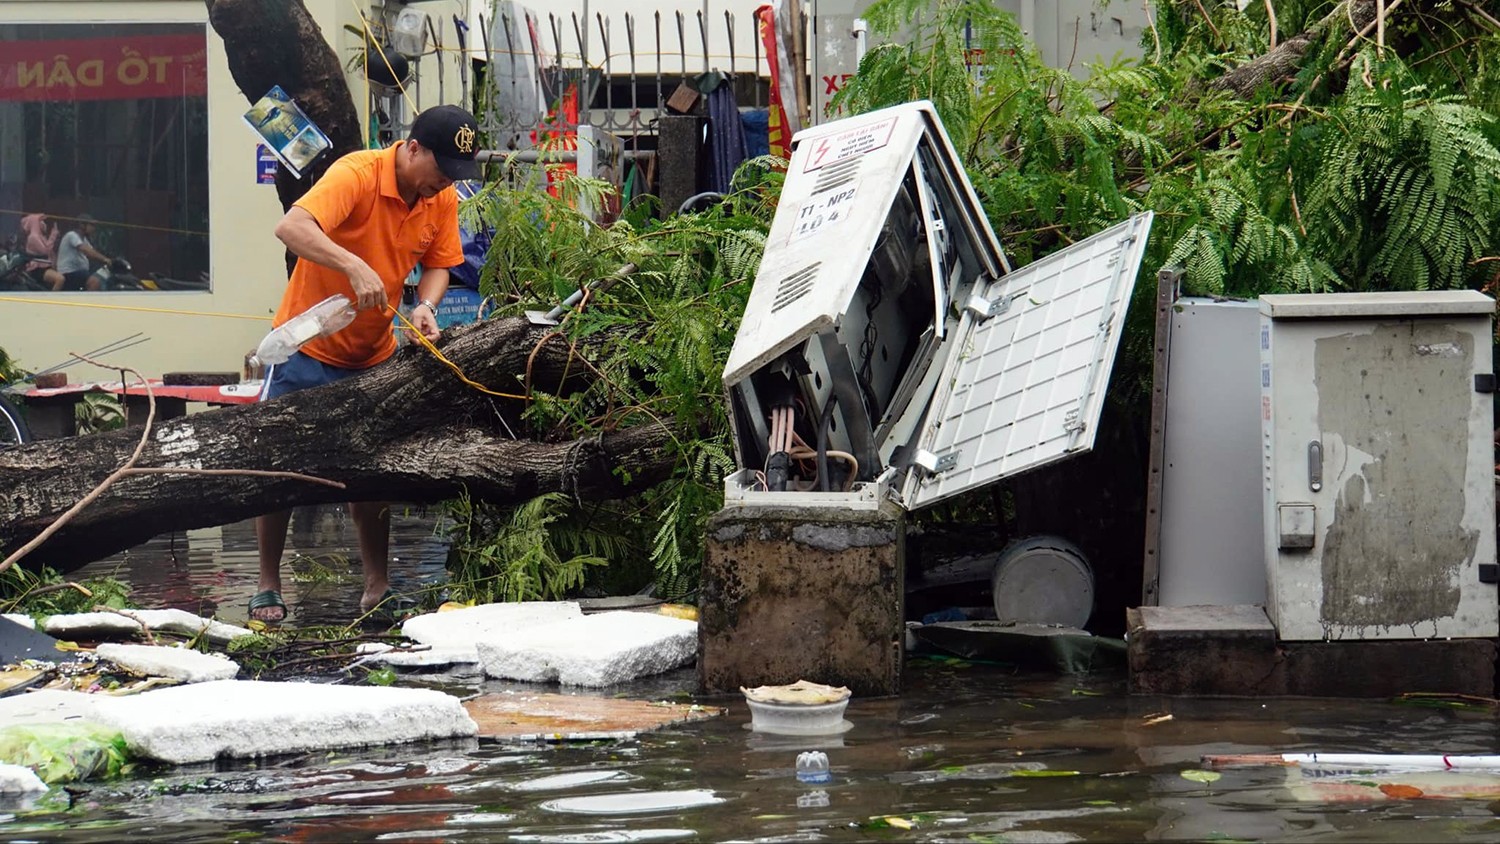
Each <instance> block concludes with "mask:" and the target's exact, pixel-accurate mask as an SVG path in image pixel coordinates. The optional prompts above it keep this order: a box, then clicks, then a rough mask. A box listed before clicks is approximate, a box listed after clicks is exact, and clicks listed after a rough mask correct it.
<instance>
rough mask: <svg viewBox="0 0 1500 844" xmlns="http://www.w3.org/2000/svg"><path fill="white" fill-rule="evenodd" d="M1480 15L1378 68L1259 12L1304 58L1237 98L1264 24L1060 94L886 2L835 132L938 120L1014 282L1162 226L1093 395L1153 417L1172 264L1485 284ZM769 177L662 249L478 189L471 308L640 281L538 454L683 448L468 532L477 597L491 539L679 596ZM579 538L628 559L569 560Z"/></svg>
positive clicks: (1148, 53)
mask: <svg viewBox="0 0 1500 844" xmlns="http://www.w3.org/2000/svg"><path fill="white" fill-rule="evenodd" d="M1488 5H1489V4H1478V3H1449V2H1442V3H1407V4H1402V5H1401V6H1399V7H1398V8H1392V7H1393V6H1394V4H1388V5H1387V10H1388V14H1387V20H1386V43H1385V44H1384V45H1380V44H1376V43H1374V36H1373V35H1372V34H1370V33H1364V34H1360V33H1357V32H1355V31H1354V29H1353V28H1352V27H1351V25H1350V22H1349V20H1350V12H1351V8H1352V7H1351V5H1350V4H1349V3H1348V2H1334V0H1283V2H1273V3H1272V4H1271V10H1272V11H1274V20H1275V41H1276V43H1277V44H1278V45H1285V44H1287V43H1288V42H1289V41H1293V40H1294V39H1295V40H1296V43H1297V44H1298V45H1300V46H1299V48H1298V49H1299V51H1300V52H1299V53H1298V57H1297V58H1296V60H1295V61H1293V62H1291V63H1290V65H1289V66H1287V67H1284V68H1283V69H1281V70H1278V71H1277V72H1276V74H1274V75H1263V76H1255V77H1254V78H1256V79H1257V81H1256V82H1255V83H1254V85H1253V87H1251V86H1249V85H1237V84H1234V81H1233V80H1235V79H1238V78H1243V77H1240V76H1238V75H1237V74H1238V73H1239V71H1241V70H1243V69H1245V68H1246V67H1247V66H1248V67H1250V69H1252V70H1253V69H1255V68H1256V67H1260V66H1263V65H1259V64H1255V63H1257V62H1263V57H1265V56H1266V55H1267V54H1268V53H1270V52H1272V50H1273V46H1272V36H1273V30H1272V19H1273V15H1271V14H1268V12H1267V7H1266V4H1265V3H1262V2H1252V3H1248V4H1236V3H1227V2H1212V3H1210V2H1200V0H1158V2H1154V3H1153V4H1152V6H1153V9H1154V12H1155V14H1154V16H1153V21H1154V25H1153V26H1151V27H1149V28H1148V29H1147V31H1146V32H1145V34H1144V40H1143V44H1142V56H1143V57H1142V58H1141V59H1140V60H1121V61H1116V62H1112V63H1108V64H1104V65H1099V66H1089V67H1082V68H1053V67H1048V66H1046V65H1045V64H1043V62H1042V60H1041V58H1040V56H1039V55H1038V51H1037V50H1036V48H1035V45H1033V44H1032V43H1031V42H1030V41H1029V40H1028V39H1027V38H1026V36H1025V34H1024V33H1023V32H1022V31H1021V30H1020V28H1019V27H1018V26H1017V24H1016V21H1015V20H1014V19H1013V18H1012V17H1011V16H1010V15H1009V14H1007V13H1005V12H1003V11H1001V10H999V9H998V8H996V7H995V5H993V4H989V3H986V2H981V0H876V2H875V3H873V4H872V5H871V6H870V8H869V9H868V10H867V13H866V17H867V18H868V19H869V20H870V21H871V23H872V28H873V31H874V35H875V38H874V42H875V43H876V44H877V46H876V47H874V48H873V49H871V50H870V51H869V52H868V53H867V54H866V56H865V57H864V59H863V61H862V62H861V64H860V67H859V71H858V74H857V75H856V76H855V78H854V79H853V80H851V81H850V82H849V84H848V85H846V86H845V88H844V89H843V90H842V91H841V92H840V93H839V94H838V95H837V96H836V97H835V100H834V106H835V108H838V109H842V110H843V111H844V112H845V113H860V112H864V111H868V110H872V109H876V108H882V107H885V106H890V105H895V104H898V103H904V102H909V101H912V100H917V99H926V100H930V101H931V102H932V103H933V104H934V106H935V107H936V109H937V111H938V113H939V114H940V115H941V117H942V119H943V121H944V124H945V126H946V128H947V131H948V132H949V134H950V136H951V137H952V139H953V140H954V142H955V146H956V148H957V149H958V150H959V152H960V154H961V156H962V157H963V159H964V164H965V166H966V168H967V170H968V173H969V176H970V179H971V180H972V182H973V183H974V186H975V189H976V191H977V193H978V194H979V197H980V200H981V202H982V203H983V205H984V208H985V210H986V212H987V214H988V215H989V218H990V220H991V223H992V225H993V227H994V229H995V231H996V233H997V235H998V236H999V238H1000V241H1001V244H1002V246H1003V247H1004V249H1005V251H1006V252H1007V253H1008V255H1009V256H1010V258H1011V261H1012V264H1014V265H1025V264H1027V263H1030V262H1031V261H1033V260H1035V259H1037V258H1039V257H1042V256H1043V255H1046V254H1048V253H1050V252H1052V251H1054V250H1057V249H1059V248H1062V247H1065V246H1067V245H1069V244H1070V243H1074V242H1077V241H1078V240H1080V239H1082V238H1084V237H1087V236H1089V235H1091V234H1093V233H1095V232H1097V231H1098V230H1099V229H1101V228H1103V227H1104V226H1106V225H1109V224H1112V223H1115V222H1117V221H1119V220H1121V219H1123V218H1124V217H1126V216H1127V215H1129V214H1131V213H1133V212H1136V211H1140V210H1146V209H1149V210H1152V211H1154V212H1155V215H1156V218H1155V219H1156V222H1155V224H1154V227H1153V231H1152V234H1151V239H1150V241H1149V243H1148V245H1147V251H1146V258H1145V261H1144V263H1143V268H1142V275H1141V277H1140V278H1139V279H1137V281H1136V286H1135V291H1136V292H1135V297H1134V299H1133V301H1132V305H1131V310H1130V314H1129V317H1128V322H1127V327H1126V332H1125V336H1124V338H1123V341H1122V349H1123V353H1122V356H1121V358H1120V359H1119V361H1118V362H1117V364H1116V368H1115V376H1114V379H1113V381H1112V385H1111V401H1112V403H1113V404H1114V405H1116V406H1123V407H1126V408H1128V409H1132V410H1134V411H1135V413H1136V414H1137V415H1144V414H1145V413H1146V412H1147V403H1146V401H1145V398H1146V396H1147V395H1148V388H1149V379H1150V373H1151V368H1150V361H1151V356H1152V345H1153V344H1152V339H1153V325H1152V320H1153V316H1154V300H1155V293H1156V289H1155V288H1156V285H1155V279H1154V276H1155V274H1156V272H1157V271H1158V270H1159V269H1160V268H1162V267H1164V266H1166V265H1168V264H1180V265H1181V266H1183V267H1184V268H1185V270H1186V275H1185V280H1184V285H1185V287H1186V289H1187V291H1188V292H1190V293H1197V294H1202V295H1223V296H1236V297H1252V296H1256V295H1259V294H1262V293H1268V292H1320V291H1330V290H1388V289H1422V288H1443V287H1463V286H1470V287H1477V286H1481V285H1486V284H1490V285H1497V284H1500V261H1496V260H1495V259H1496V258H1497V257H1500V188H1497V187H1496V186H1497V185H1500V178H1497V177H1500V127H1497V121H1496V117H1497V115H1500V28H1497V27H1496V26H1495V25H1494V24H1493V22H1492V21H1490V20H1489V19H1488V18H1487V17H1486V15H1490V16H1493V13H1492V12H1490V11H1486V10H1487V7H1488ZM1241 6H1243V8H1241ZM1075 71H1076V72H1075ZM778 164H779V163H778V162H774V161H769V160H761V161H755V162H750V163H749V164H747V165H746V166H745V167H744V168H743V169H742V170H741V172H740V174H739V177H738V181H737V185H736V190H735V191H734V193H733V195H732V196H731V197H730V198H729V199H728V200H727V201H726V202H725V203H723V204H722V205H720V206H718V207H716V208H714V209H712V210H710V211H707V212H703V213H700V214H694V215H689V216H685V217H673V218H670V219H668V220H666V221H662V222H657V221H655V220H653V219H651V215H650V214H649V213H648V212H649V210H650V208H649V206H646V205H640V206H635V207H631V208H626V209H625V210H624V212H623V213H622V215H621V219H620V221H619V222H616V223H614V224H613V225H610V226H597V225H593V224H591V223H589V222H588V221H587V219H586V217H585V216H584V215H583V214H581V213H579V212H578V211H577V210H576V209H577V208H578V207H582V206H590V207H598V206H597V205H595V204H593V203H596V202H600V201H603V200H604V197H603V195H602V191H603V186H602V185H599V184H598V183H590V182H587V181H582V180H563V181H562V182H561V183H557V184H553V185H552V186H551V189H550V191H549V190H543V189H541V188H542V187H543V185H542V184H541V181H540V177H537V178H532V179H531V180H530V181H529V182H528V179H527V178H523V177H518V178H517V179H515V180H514V181H513V183H511V184H507V185H503V186H502V185H496V186H492V187H491V188H490V189H488V190H487V191H486V192H485V193H484V194H483V195H482V196H481V197H480V198H478V199H477V200H475V201H474V202H472V203H471V204H470V205H469V206H467V207H466V208H465V210H464V213H465V214H466V215H469V216H471V217H473V218H476V219H480V220H483V221H484V222H486V223H487V224H489V225H492V226H494V227H495V228H496V229H497V234H496V237H495V246H494V248H492V249H491V251H490V255H489V260H488V263H487V265H486V268H485V272H484V276H483V282H482V284H483V289H484V292H485V293H486V294H487V295H490V296H491V297H493V298H494V300H495V301H496V302H497V303H498V304H497V312H498V313H503V314H518V313H520V312H522V311H524V310H526V309H536V308H543V309H545V308H547V307H550V306H551V304H553V303H555V302H557V301H559V300H560V299H562V298H563V297H565V296H567V295H568V294H569V293H571V292H572V291H573V290H575V289H578V288H579V287H580V286H582V285H587V284H589V283H590V282H593V281H595V280H597V279H601V278H606V277H609V276H611V275H615V274H618V273H619V272H620V270H621V268H622V267H627V266H628V267H632V268H633V272H630V273H629V274H627V275H624V276H623V277H622V278H621V280H620V281H618V282H617V283H616V284H614V285H613V286H612V287H610V288H609V289H608V291H607V292H594V293H590V295H589V297H588V298H587V299H586V300H585V306H584V307H582V308H581V309H575V311H574V312H573V313H571V314H570V315H569V316H568V318H567V319H566V321H565V322H564V324H563V326H562V327H561V328H560V331H561V332H562V334H563V337H564V338H582V337H607V338H610V339H609V342H608V343H607V344H606V345H605V347H604V349H603V351H602V352H601V353H600V354H599V355H597V356H596V357H594V358H591V360H590V365H591V366H594V367H596V368H597V372H595V373H594V374H595V376H596V377H595V378H594V379H593V380H592V383H591V385H590V386H589V387H588V388H586V389H585V390H583V391H582V392H580V393H578V394H576V395H572V396H568V397H565V398H559V397H539V398H538V400H537V401H535V402H533V403H532V406H531V408H530V409H529V411H528V415H527V423H528V424H529V425H531V426H532V428H533V430H532V431H531V432H530V433H531V434H532V435H534V436H542V437H550V438H554V439H567V438H573V437H578V436H588V435H589V434H591V433H592V432H597V431H600V430H609V429H613V428H617V427H621V426H626V425H633V424H640V423H642V422H646V421H658V420H659V421H663V422H669V423H671V424H672V425H673V430H675V431H677V432H678V436H679V440H678V442H677V443H676V444H675V445H674V448H675V450H676V451H675V454H676V457H677V471H676V473H675V474H674V476H673V477H672V478H671V479H670V480H669V481H668V482H666V483H664V484H662V485H660V486H658V487H657V488H655V489H653V490H651V491H650V492H648V493H645V494H643V495H641V496H638V497H637V498H636V499H634V500H631V501H628V502H620V503H619V504H618V505H611V506H609V507H603V508H596V509H595V510H591V511H585V510H583V509H582V508H580V507H579V506H578V505H577V504H576V502H573V503H569V502H566V501H552V502H550V503H549V504H548V505H547V507H546V508H544V509H543V510H541V511H528V513H527V514H526V515H525V518H521V519H520V520H519V521H516V518H518V517H514V516H513V515H512V514H510V513H504V514H483V518H482V520H480V521H478V522H476V524H478V525H480V527H476V528H475V529H474V530H473V531H471V532H470V533H469V534H467V535H466V540H465V541H466V542H469V543H470V544H471V546H472V547H473V548H475V549H476V552H475V553H476V554H478V555H481V556H482V554H481V552H482V550H483V548H484V547H498V546H502V545H503V546H505V547H506V548H507V549H508V550H506V551H505V552H504V554H502V555H500V556H495V555H493V554H492V555H491V557H490V558H489V559H487V560H486V561H485V563H484V564H483V565H477V566H476V567H474V568H473V569H472V576H473V577H475V578H479V577H483V576H485V572H489V571H491V570H492V569H493V568H494V567H496V566H500V565H502V560H501V557H504V558H505V559H509V558H510V556H511V555H520V556H519V557H518V558H519V559H526V560H537V559H540V558H539V557H537V556H535V555H534V554H533V555H532V556H530V557H527V556H526V554H527V553H528V552H527V551H526V550H525V549H524V548H521V547H520V546H519V545H517V544H515V543H511V542H510V541H509V540H503V541H502V540H501V539H497V538H496V537H499V536H501V534H502V533H504V532H507V531H508V532H509V533H510V535H514V536H524V537H528V540H527V541H550V542H552V543H553V545H552V547H553V549H554V554H553V556H554V557H555V559H556V562H555V563H554V562H548V563H547V565H563V564H564V563H565V562H566V561H567V560H568V559H571V558H572V556H576V555H582V556H590V555H592V556H597V557H599V558H602V559H609V560H610V561H611V567H610V568H611V569H617V568H618V567H620V566H623V565H625V564H626V561H627V560H628V558H631V557H632V556H633V557H635V558H640V559H647V560H649V561H650V564H651V571H652V572H653V574H654V577H655V580H656V585H657V588H658V589H659V590H660V591H661V592H662V593H663V594H666V595H668V596H670V597H673V598H678V597H682V596H684V595H688V594H690V593H691V592H692V590H693V588H694V587H693V584H694V583H695V582H696V580H695V578H696V571H697V568H696V567H697V565H698V560H699V557H700V556H701V535H702V525H703V523H704V520H705V519H706V518H707V516H708V515H709V514H711V513H712V512H714V511H715V510H717V509H718V507H719V506H720V503H721V502H720V487H719V484H720V479H721V478H722V476H723V475H724V474H725V473H726V472H727V471H728V470H729V468H730V465H731V463H732V459H731V456H730V453H729V445H728V436H727V432H728V425H727V420H726V418H725V412H724V408H723V397H722V394H721V390H720V386H719V376H720V373H721V371H722V367H723V362H724V359H725V357H726V356H727V353H728V349H729V348H730V346H731V345H732V343H733V338H734V334H735V330H736V328H737V327H738V322H739V316H740V313H741V311H742V309H743V306H744V302H745V299H746V297H747V295H748V292H749V287H750V284H751V280H752V279H753V278H754V276H755V268H756V266H757V265H758V261H759V258H760V253H761V251H762V249H763V247H764V244H765V233H766V231H767V228H768V224H769V220H770V217H771V214H772V212H773V211H774V208H775V205H776V200H777V196H778V193H779V180H780V178H781V176H780V172H779V170H778ZM516 172H518V173H525V172H526V171H522V170H517V171H516ZM531 172H532V173H536V172H538V171H531ZM554 194H557V195H554ZM558 513H565V515H562V516H559V515H556V514H558ZM544 514H552V515H544ZM540 523H545V531H544V532H545V534H546V539H545V540H544V538H543V535H542V534H543V532H540V531H539V530H538V529H536V528H535V526H536V525H537V524H540ZM528 525H529V526H531V527H527V526H528ZM584 526H589V527H591V528H597V529H599V530H601V531H604V532H606V533H610V534H611V535H613V536H614V537H616V538H617V539H618V540H619V545H618V546H617V547H614V548H610V549H606V550H590V549H589V548H587V547H585V546H583V545H578V546H576V547H575V546H571V545H568V544H567V540H566V539H565V537H566V536H567V535H568V534H569V533H571V532H574V531H578V530H582V529H583V527H584ZM476 558H477V557H476ZM548 559H549V560H550V559H551V558H548ZM590 568H594V567H590ZM529 577H531V578H532V580H531V581H527V582H532V581H535V582H537V583H544V582H553V583H567V584H577V583H578V582H579V581H578V580H577V578H576V577H571V576H569V577H560V578H558V579H554V580H553V581H547V579H546V578H545V577H543V578H541V579H540V580H538V579H537V578H536V577H535V576H529ZM518 582H519V581H518ZM508 588H509V587H508ZM567 588H575V587H574V586H569V587H567ZM528 590H532V591H534V589H533V587H529V586H528V587H526V588H524V589H523V588H520V587H516V589H515V590H514V591H511V592H507V593H506V594H523V593H526V592H527V591H528Z"/></svg>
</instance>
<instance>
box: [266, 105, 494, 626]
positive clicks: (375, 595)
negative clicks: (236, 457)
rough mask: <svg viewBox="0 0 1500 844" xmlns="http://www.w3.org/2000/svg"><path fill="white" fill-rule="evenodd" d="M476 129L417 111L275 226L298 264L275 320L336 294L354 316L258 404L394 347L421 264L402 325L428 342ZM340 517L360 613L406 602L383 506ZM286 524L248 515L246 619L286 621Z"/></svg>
mask: <svg viewBox="0 0 1500 844" xmlns="http://www.w3.org/2000/svg"><path fill="white" fill-rule="evenodd" d="M478 129H479V127H478V124H477V123H476V122H475V120H474V116H473V115H471V114H469V113H468V112H467V111H464V110H463V109H461V108H459V107H457V106H447V105H445V106H436V107H434V108H430V109H428V110H426V111H424V112H422V113H421V114H419V115H417V118H416V120H415V121H413V122H412V126H411V133H410V136H409V137H408V139H407V140H405V141H402V142H399V143H397V144H395V145H394V146H392V147H390V148H388V149H383V150H364V151H360V152H353V153H350V154H348V155H346V156H344V157H343V158H340V159H339V160H338V161H336V162H334V163H333V166H332V167H329V168H328V172H327V173H325V174H324V175H323V177H322V178H321V179H319V180H318V182H317V184H314V185H313V186H312V188H310V189H309V190H308V192H307V193H306V194H305V195H303V197H302V198H301V199H299V200H297V202H296V203H295V204H294V205H293V206H292V207H291V209H289V210H288V211H287V213H286V216H284V217H282V219H281V222H279V223H277V224H276V237H277V238H279V239H280V240H281V242H282V243H284V244H286V247H287V248H288V249H290V250H291V251H292V253H293V254H295V255H296V256H297V264H296V266H295V267H294V268H293V269H292V278H291V281H290V283H289V284H288V285H287V288H286V292H285V294H283V296H282V297H281V307H280V308H279V309H278V310H277V312H276V317H275V319H274V323H275V324H276V325H280V324H282V323H283V322H286V321H287V320H289V319H291V318H292V317H294V316H296V315H298V314H300V313H302V312H303V311H305V310H307V309H308V308H310V307H311V306H313V305H315V304H317V303H318V302H321V301H322V300H324V299H326V298H328V297H329V296H332V295H334V294H336V293H342V294H344V295H346V296H348V297H349V298H350V299H352V300H354V302H355V306H356V307H357V308H358V309H359V315H358V316H356V317H355V319H354V321H353V322H352V323H350V324H349V325H348V326H347V327H345V328H344V329H342V330H341V331H337V332H335V333H333V334H330V335H328V336H326V337H317V338H314V339H312V340H310V341H308V342H307V343H306V344H305V345H304V346H302V348H301V349H300V350H299V351H298V352H296V353H295V354H293V355H292V356H291V357H290V358H289V359H287V360H286V361H285V362H283V363H278V364H275V365H274V366H272V367H271V368H270V371H269V372H267V373H266V375H265V385H264V386H263V387H262V390H261V400H262V401H267V400H270V399H274V398H276V397H277V396H282V395H286V394H287V393H290V392H293V391H295V390H301V389H306V388H308V387H317V386H320V385H323V384H330V383H333V382H335V381H339V380H341V379H344V378H348V377H349V376H351V375H357V374H359V373H361V372H363V371H365V370H367V369H369V368H370V367H372V366H376V365H378V364H380V363H382V362H383V361H385V360H387V359H388V358H390V356H391V355H393V354H395V352H396V340H395V337H394V336H393V334H392V331H391V314H392V313H393V312H394V311H395V310H396V306H397V305H398V304H400V302H401V294H402V288H403V286H404V284H405V281H406V277H407V276H408V275H409V274H410V273H411V271H412V269H413V268H414V267H415V266H416V265H417V263H418V262H419V261H420V262H421V264H422V267H423V271H422V274H421V277H420V279H419V281H418V282H417V297H418V302H417V305H416V306H415V307H414V308H413V309H412V312H411V322H412V325H413V326H414V327H415V328H416V329H417V330H418V331H420V332H421V333H422V334H423V335H424V336H425V337H427V338H428V339H431V340H435V339H437V337H438V325H437V305H438V302H440V301H442V298H443V294H445V293H446V292H447V291H448V268H449V267H454V266H457V265H459V264H462V263H463V260H464V255H463V248H462V246H461V245H460V242H459V234H458V196H457V194H456V193H455V192H454V190H453V182H454V181H456V180H460V179H474V178H477V177H478V176H479V165H478V163H477V162H476V161H475V160H474V152H475V144H476V143H477V140H478ZM349 512H350V515H352V516H353V518H354V526H355V531H356V533H357V536H358V542H359V555H360V562H361V563H362V565H363V569H364V592H363V594H362V595H361V597H360V608H361V609H362V610H364V611H365V612H367V613H368V612H370V611H371V610H374V609H376V608H377V607H379V608H380V610H381V612H382V613H388V614H390V615H392V616H394V612H393V611H395V610H400V609H405V608H407V607H409V605H410V602H409V601H405V602H404V603H405V604H406V607H403V606H402V603H403V601H402V599H401V598H400V596H398V595H396V594H395V593H394V592H392V591H391V588H390V581H389V576H388V571H387V570H388V566H389V551H390V525H391V513H390V507H389V505H387V504H386V503H385V502H377V501H359V502H353V503H351V504H350V505H349ZM290 519H291V511H289V510H283V511H280V512H276V513H268V514H266V515H263V516H261V517H260V518H258V519H257V520H256V523H255V535H256V540H257V542H258V544H259V550H260V583H259V586H258V590H259V591H257V592H256V594H255V595H254V597H252V598H251V599H250V618H251V619H255V620H260V621H265V622H273V623H274V622H279V621H281V620H283V619H284V618H286V614H287V607H286V602H285V601H284V600H283V599H282V596H281V588H282V587H281V555H282V552H283V551H284V550H285V548H286V529H287V523H288V522H289V521H290Z"/></svg>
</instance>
